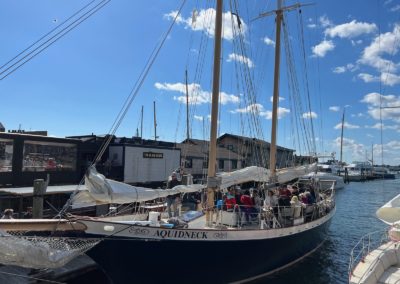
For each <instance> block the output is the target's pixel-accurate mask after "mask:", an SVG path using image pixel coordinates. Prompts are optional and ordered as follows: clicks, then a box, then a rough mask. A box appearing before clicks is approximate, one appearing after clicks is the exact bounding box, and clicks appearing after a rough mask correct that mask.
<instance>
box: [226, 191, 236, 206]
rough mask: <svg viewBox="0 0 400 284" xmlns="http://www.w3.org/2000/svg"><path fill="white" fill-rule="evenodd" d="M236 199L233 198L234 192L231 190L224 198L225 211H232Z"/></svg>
mask: <svg viewBox="0 0 400 284" xmlns="http://www.w3.org/2000/svg"><path fill="white" fill-rule="evenodd" d="M236 204H237V203H236V198H235V191H234V189H233V188H231V189H230V190H229V191H228V193H227V194H226V198H225V207H226V211H233V209H234V208H235V206H236Z"/></svg>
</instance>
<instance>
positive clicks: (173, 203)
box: [166, 173, 181, 218]
mask: <svg viewBox="0 0 400 284" xmlns="http://www.w3.org/2000/svg"><path fill="white" fill-rule="evenodd" d="M180 184H181V183H180V182H179V181H178V179H177V178H176V173H172V175H171V180H169V181H168V182H167V189H171V188H174V187H175V186H177V185H180ZM179 197H180V194H179V193H177V194H171V195H168V196H167V198H166V199H167V210H168V217H169V218H172V211H171V208H172V210H173V211H174V217H178V215H179V210H178V203H179Z"/></svg>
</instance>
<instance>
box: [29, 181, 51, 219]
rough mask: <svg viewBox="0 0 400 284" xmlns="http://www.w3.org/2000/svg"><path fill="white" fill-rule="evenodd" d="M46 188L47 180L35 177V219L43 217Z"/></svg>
mask: <svg viewBox="0 0 400 284" xmlns="http://www.w3.org/2000/svg"><path fill="white" fill-rule="evenodd" d="M46 189H47V182H45V181H44V180H43V179H35V180H34V181H33V206H32V215H33V218H34V219H42V218H43V199H44V194H45V193H46Z"/></svg>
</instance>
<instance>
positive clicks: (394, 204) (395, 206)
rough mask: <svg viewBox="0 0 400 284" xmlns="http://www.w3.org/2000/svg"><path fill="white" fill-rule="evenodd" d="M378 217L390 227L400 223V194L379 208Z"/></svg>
mask: <svg viewBox="0 0 400 284" xmlns="http://www.w3.org/2000/svg"><path fill="white" fill-rule="evenodd" d="M376 216H377V217H378V218H379V219H380V220H382V221H383V222H385V223H386V224H389V225H393V223H395V222H397V221H400V194H399V195H397V196H396V197H394V198H393V199H392V200H390V201H389V202H387V203H386V204H385V205H383V206H382V207H381V208H379V209H378V210H377V211H376Z"/></svg>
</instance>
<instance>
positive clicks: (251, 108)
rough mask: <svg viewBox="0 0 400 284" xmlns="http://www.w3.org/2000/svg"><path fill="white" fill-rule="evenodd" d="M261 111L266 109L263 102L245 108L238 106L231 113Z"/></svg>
mask: <svg viewBox="0 0 400 284" xmlns="http://www.w3.org/2000/svg"><path fill="white" fill-rule="evenodd" d="M261 111H264V107H263V106H262V105H261V104H251V105H248V106H246V107H244V108H237V109H235V110H233V111H231V113H249V112H250V113H259V112H261Z"/></svg>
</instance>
